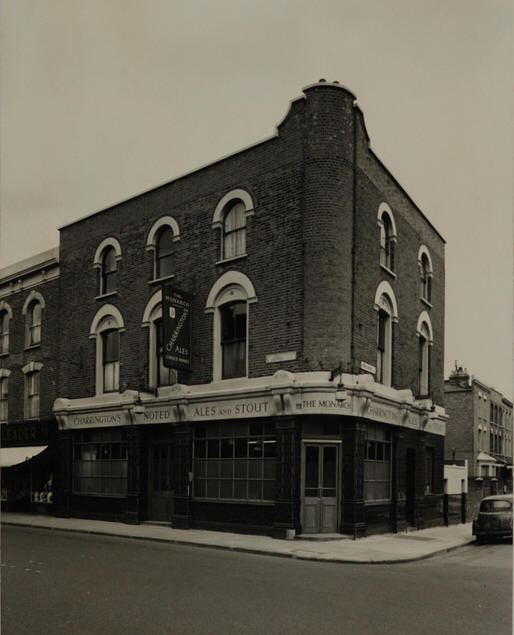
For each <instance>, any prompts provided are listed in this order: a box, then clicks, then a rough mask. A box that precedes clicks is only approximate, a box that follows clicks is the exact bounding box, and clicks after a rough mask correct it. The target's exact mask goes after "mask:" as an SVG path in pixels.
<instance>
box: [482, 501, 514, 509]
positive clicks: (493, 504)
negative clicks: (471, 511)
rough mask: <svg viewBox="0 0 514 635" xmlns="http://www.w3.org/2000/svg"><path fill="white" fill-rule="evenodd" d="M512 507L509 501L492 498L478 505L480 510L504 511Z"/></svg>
mask: <svg viewBox="0 0 514 635" xmlns="http://www.w3.org/2000/svg"><path fill="white" fill-rule="evenodd" d="M511 508H512V503H511V502H510V501H502V500H492V501H482V504H481V505H480V511H481V512H506V511H509V510H510V509H511Z"/></svg>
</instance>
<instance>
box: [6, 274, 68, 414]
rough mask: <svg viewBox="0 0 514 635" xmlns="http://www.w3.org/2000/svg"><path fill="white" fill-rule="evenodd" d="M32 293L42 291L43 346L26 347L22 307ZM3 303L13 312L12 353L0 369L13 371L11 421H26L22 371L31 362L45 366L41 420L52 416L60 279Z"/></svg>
mask: <svg viewBox="0 0 514 635" xmlns="http://www.w3.org/2000/svg"><path fill="white" fill-rule="evenodd" d="M32 290H36V291H37V292H39V293H40V294H41V295H42V296H43V299H44V302H45V308H44V309H43V312H42V317H41V320H42V323H41V344H40V345H39V346H32V347H30V348H26V347H25V316H24V315H22V309H23V305H24V303H25V301H26V299H27V297H28V296H29V294H30V293H31V291H32ZM3 300H4V301H5V302H6V303H7V304H8V305H9V306H10V307H11V309H12V313H13V316H12V320H11V321H10V325H9V354H8V355H2V356H0V368H6V369H8V370H10V371H11V374H10V375H9V383H8V387H9V397H8V408H9V413H8V417H9V421H10V422H12V421H23V419H24V402H25V375H24V374H23V372H22V370H21V369H22V368H23V367H24V366H25V365H26V364H28V363H29V362H40V363H42V364H43V368H42V369H41V371H40V372H41V374H40V406H39V412H40V418H41V417H47V416H51V415H52V406H53V403H54V401H55V399H56V398H57V397H58V392H59V391H58V383H57V382H58V359H59V352H58V342H59V340H58V335H59V332H58V313H59V308H58V307H59V281H58V279H51V280H47V281H46V282H41V283H40V284H39V285H37V286H32V287H30V288H27V289H22V290H19V291H14V292H13V293H12V294H10V295H8V296H5V297H4V298H3Z"/></svg>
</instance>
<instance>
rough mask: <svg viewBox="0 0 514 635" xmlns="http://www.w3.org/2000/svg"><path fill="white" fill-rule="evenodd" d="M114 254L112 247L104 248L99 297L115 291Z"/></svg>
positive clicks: (115, 264) (115, 266)
mask: <svg viewBox="0 0 514 635" xmlns="http://www.w3.org/2000/svg"><path fill="white" fill-rule="evenodd" d="M117 272H118V265H117V263H116V252H115V251H114V247H110V246H109V247H106V248H105V249H104V250H103V252H102V267H101V269H100V289H99V292H100V295H105V294H106V293H112V292H113V291H116V274H117Z"/></svg>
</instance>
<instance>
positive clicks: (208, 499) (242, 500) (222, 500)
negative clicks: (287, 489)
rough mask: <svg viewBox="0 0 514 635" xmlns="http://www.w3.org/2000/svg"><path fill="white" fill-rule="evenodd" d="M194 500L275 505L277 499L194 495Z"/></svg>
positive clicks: (200, 501)
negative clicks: (202, 496)
mask: <svg viewBox="0 0 514 635" xmlns="http://www.w3.org/2000/svg"><path fill="white" fill-rule="evenodd" d="M193 501H196V502H198V503H223V504H224V505H225V504H228V505H268V506H269V505H274V504H275V501H272V500H270V501H268V500H253V499H251V498H241V499H239V498H238V499H234V498H201V497H198V498H196V497H195V496H193Z"/></svg>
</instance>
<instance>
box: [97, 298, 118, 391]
mask: <svg viewBox="0 0 514 635" xmlns="http://www.w3.org/2000/svg"><path fill="white" fill-rule="evenodd" d="M123 330H124V323H123V318H122V316H121V313H120V312H119V310H118V309H117V308H116V307H115V306H112V305H110V304H106V305H104V306H102V307H101V309H100V310H99V311H98V312H97V314H96V315H95V317H94V318H93V322H92V323H91V328H90V330H89V337H90V338H91V339H95V340H96V365H95V380H96V394H97V395H99V394H102V393H106V392H117V391H119V389H120V332H122V331H123Z"/></svg>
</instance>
